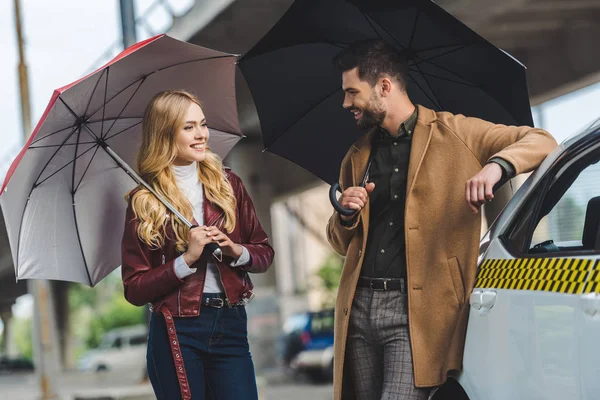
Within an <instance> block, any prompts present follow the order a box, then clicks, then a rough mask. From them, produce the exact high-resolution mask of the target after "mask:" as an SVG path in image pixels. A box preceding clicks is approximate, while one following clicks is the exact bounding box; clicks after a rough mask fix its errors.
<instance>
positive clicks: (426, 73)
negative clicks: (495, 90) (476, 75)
mask: <svg viewBox="0 0 600 400" xmlns="http://www.w3.org/2000/svg"><path fill="white" fill-rule="evenodd" d="M410 71H411V72H420V73H421V74H422V75H427V76H430V77H432V78H436V79H441V80H443V81H447V82H452V83H456V84H457V85H463V86H467V87H472V88H476V89H479V87H478V86H475V85H473V84H471V83H468V82H461V81H458V80H455V79H450V78H444V77H442V76H439V75H435V74H432V73H430V72H423V71H421V70H420V69H419V70H418V71H415V70H414V69H411V70H410Z"/></svg>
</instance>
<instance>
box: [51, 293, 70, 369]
mask: <svg viewBox="0 0 600 400" xmlns="http://www.w3.org/2000/svg"><path fill="white" fill-rule="evenodd" d="M50 284H51V286H52V293H53V299H54V304H53V305H54V309H55V310H56V333H57V336H58V354H59V357H60V358H59V361H60V364H61V367H62V368H63V369H70V368H73V367H74V365H75V361H74V360H73V349H72V346H71V345H70V343H73V341H72V340H71V329H70V323H69V322H70V318H69V287H70V286H71V283H70V282H61V281H52V282H51V283H50Z"/></svg>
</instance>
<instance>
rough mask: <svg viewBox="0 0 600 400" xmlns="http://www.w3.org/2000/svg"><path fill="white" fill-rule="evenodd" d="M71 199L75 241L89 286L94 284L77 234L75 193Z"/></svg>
mask: <svg viewBox="0 0 600 400" xmlns="http://www.w3.org/2000/svg"><path fill="white" fill-rule="evenodd" d="M71 198H72V200H73V222H74V223H75V232H77V242H78V243H79V250H80V251H81V258H82V259H83V265H84V266H85V273H86V274H87V277H88V280H89V281H90V286H94V284H93V283H92V277H91V275H90V270H89V268H88V263H87V260H86V259H85V254H84V252H83V245H82V243H81V235H80V234H79V224H78V223H77V212H76V211H75V194H72V195H71Z"/></svg>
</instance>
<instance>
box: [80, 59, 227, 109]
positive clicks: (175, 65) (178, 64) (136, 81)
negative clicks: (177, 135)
mask: <svg viewBox="0 0 600 400" xmlns="http://www.w3.org/2000/svg"><path fill="white" fill-rule="evenodd" d="M228 57H237V56H236V55H233V54H229V55H225V56H214V57H208V58H197V59H195V60H189V61H182V62H180V63H176V64H172V65H168V66H166V67H163V68H160V69H157V70H156V71H153V72H151V73H149V74H148V75H145V76H142V77H141V78H138V79H136V80H135V81H133V82H131V83H130V84H129V85H127V86H126V87H125V88H123V90H120V91H119V92H118V93H116V94H115V95H114V96H113V97H111V98H110V99H109V100H108V102H105V104H103V105H102V106H100V107H98V108H97V109H96V110H94V112H92V113H90V115H95V114H96V113H97V112H98V111H100V110H101V109H102V107H105V105H106V104H108V103H110V102H111V101H113V100H114V99H115V98H116V97H117V96H119V95H120V94H121V93H123V92H124V91H126V90H127V89H129V88H130V87H131V86H133V85H135V84H136V83H138V82H139V81H141V80H144V79H146V78H148V77H149V76H151V75H154V74H155V73H157V72H161V71H164V70H166V69H169V68H173V67H178V66H180V65H184V64H189V63H193V62H198V61H210V60H216V59H219V58H228ZM107 68H108V67H107Z"/></svg>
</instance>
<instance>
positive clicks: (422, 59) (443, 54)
mask: <svg viewBox="0 0 600 400" xmlns="http://www.w3.org/2000/svg"><path fill="white" fill-rule="evenodd" d="M467 46H470V45H463V46H461V47H459V48H457V49H452V50H448V51H447V52H445V53H442V54H437V55H435V56H432V57H429V58H424V57H417V58H418V59H419V60H421V61H419V62H416V63H415V64H419V63H422V62H426V61H431V60H435V59H436V58H440V57H444V56H447V55H448V54H452V53H455V52H457V51H459V50H462V49H464V48H466V47H467ZM419 51H420V52H422V51H428V49H427V50H419Z"/></svg>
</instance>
